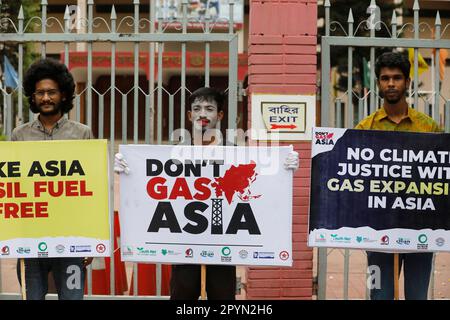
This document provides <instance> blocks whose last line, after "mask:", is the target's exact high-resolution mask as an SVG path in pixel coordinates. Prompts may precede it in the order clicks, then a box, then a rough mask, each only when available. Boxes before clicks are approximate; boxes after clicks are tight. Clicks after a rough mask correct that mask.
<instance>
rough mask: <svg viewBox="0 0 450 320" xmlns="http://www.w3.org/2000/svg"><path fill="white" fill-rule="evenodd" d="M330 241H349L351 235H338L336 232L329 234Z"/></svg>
mask: <svg viewBox="0 0 450 320" xmlns="http://www.w3.org/2000/svg"><path fill="white" fill-rule="evenodd" d="M330 237H331V242H339V243H350V242H351V241H352V238H351V237H348V236H340V235H338V234H336V233H335V234H331V235H330Z"/></svg>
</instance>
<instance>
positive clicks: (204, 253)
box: [200, 250, 214, 258]
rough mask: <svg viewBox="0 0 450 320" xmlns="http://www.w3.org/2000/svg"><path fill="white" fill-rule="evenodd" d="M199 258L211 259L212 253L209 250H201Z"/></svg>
mask: <svg viewBox="0 0 450 320" xmlns="http://www.w3.org/2000/svg"><path fill="white" fill-rule="evenodd" d="M200 256H202V257H203V258H213V257H214V252H213V251H211V250H202V252H200Z"/></svg>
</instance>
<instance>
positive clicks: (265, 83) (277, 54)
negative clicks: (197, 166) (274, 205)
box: [247, 0, 317, 299]
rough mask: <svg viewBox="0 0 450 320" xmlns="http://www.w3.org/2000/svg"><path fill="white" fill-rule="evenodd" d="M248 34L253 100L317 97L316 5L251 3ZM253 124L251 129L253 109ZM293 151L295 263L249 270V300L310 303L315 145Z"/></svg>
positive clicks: (278, 0)
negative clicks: (274, 96) (296, 157)
mask: <svg viewBox="0 0 450 320" xmlns="http://www.w3.org/2000/svg"><path fill="white" fill-rule="evenodd" d="M249 32H250V35H249V48H248V53H249V93H250V95H251V94H252V93H272V94H315V92H316V73H317V71H316V70H317V56H316V43H317V1H316V0H297V1H292V0H291V1H288V0H264V1H261V0H259V1H258V0H250V28H249ZM250 100H251V99H249V102H250ZM250 108H251V107H250ZM250 108H249V109H250ZM249 119H250V120H249V127H251V109H250V111H249ZM286 144H290V143H286ZM293 145H294V148H295V150H296V151H298V152H299V154H300V159H301V160H300V169H299V170H298V171H297V172H296V174H295V177H294V201H293V204H294V207H293V226H292V240H293V259H294V263H293V266H292V267H291V268H273V267H267V268H259V267H258V268H248V269H247V298H248V299H311V297H312V259H313V254H312V249H310V248H308V247H307V246H306V240H307V228H308V205H309V184H310V177H311V171H310V166H311V144H310V143H309V142H296V143H293Z"/></svg>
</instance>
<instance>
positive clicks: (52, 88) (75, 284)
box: [11, 59, 93, 300]
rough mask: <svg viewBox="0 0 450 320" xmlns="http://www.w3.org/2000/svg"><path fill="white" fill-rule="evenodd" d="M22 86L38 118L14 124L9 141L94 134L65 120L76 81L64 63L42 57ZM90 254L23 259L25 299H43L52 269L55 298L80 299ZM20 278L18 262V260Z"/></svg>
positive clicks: (18, 269) (28, 71)
mask: <svg viewBox="0 0 450 320" xmlns="http://www.w3.org/2000/svg"><path fill="white" fill-rule="evenodd" d="M23 87H24V91H25V95H26V96H27V97H28V102H29V104H30V109H31V111H32V112H33V113H37V114H38V116H37V119H36V120H33V121H30V122H28V123H25V124H23V125H20V126H18V127H17V128H15V129H14V130H13V132H12V134H11V141H37V140H79V139H91V138H92V137H93V135H92V132H91V130H90V129H89V127H87V126H85V125H84V124H81V123H79V122H75V121H72V120H68V119H67V118H66V117H64V114H66V113H68V112H69V111H70V110H71V109H72V107H73V103H72V102H73V98H74V97H75V96H74V92H75V83H74V80H73V77H72V75H71V74H70V72H69V70H68V69H67V67H66V66H65V65H64V64H62V63H60V62H59V61H56V60H53V59H41V60H39V61H37V62H35V63H34V64H32V65H31V66H30V68H29V69H28V70H27V72H26V74H25V77H24V82H23ZM91 261H92V258H84V259H83V258H30V259H25V284H26V295H27V299H28V300H44V299H45V295H46V294H47V292H48V273H49V272H50V271H51V272H52V273H53V278H54V279H55V287H56V290H57V292H58V298H59V299H61V300H80V299H83V294H84V279H85V269H86V266H87V265H88V264H89V263H90V262H91ZM17 275H18V278H19V282H20V279H21V277H20V266H19V261H18V263H17Z"/></svg>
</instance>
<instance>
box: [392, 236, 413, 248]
mask: <svg viewBox="0 0 450 320" xmlns="http://www.w3.org/2000/svg"><path fill="white" fill-rule="evenodd" d="M395 242H396V243H397V244H399V245H405V246H408V245H409V244H410V243H411V240H409V239H407V238H398V239H397V241H395Z"/></svg>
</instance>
